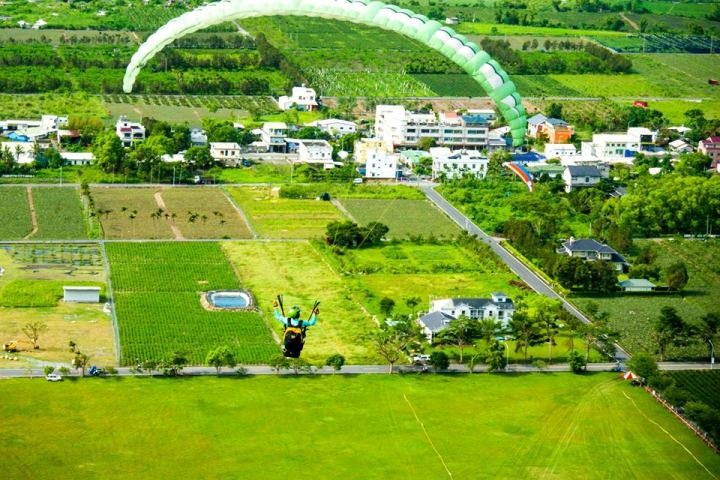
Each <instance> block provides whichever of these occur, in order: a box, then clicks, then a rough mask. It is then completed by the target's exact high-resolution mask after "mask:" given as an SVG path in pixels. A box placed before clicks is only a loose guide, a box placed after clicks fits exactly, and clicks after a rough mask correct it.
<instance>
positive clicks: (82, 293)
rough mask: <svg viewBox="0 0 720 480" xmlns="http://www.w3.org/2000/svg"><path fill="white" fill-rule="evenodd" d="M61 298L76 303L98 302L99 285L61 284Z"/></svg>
mask: <svg viewBox="0 0 720 480" xmlns="http://www.w3.org/2000/svg"><path fill="white" fill-rule="evenodd" d="M63 300H64V301H66V302H77V303H98V302H99V301H100V287H69V286H63Z"/></svg>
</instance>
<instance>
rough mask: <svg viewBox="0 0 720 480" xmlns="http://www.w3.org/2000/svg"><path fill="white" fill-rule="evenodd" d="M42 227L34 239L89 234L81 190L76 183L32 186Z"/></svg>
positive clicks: (84, 235) (36, 213) (63, 238)
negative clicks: (56, 185)
mask: <svg viewBox="0 0 720 480" xmlns="http://www.w3.org/2000/svg"><path fill="white" fill-rule="evenodd" d="M32 198H33V205H34V207H35V216H36V218H37V223H38V231H37V232H36V233H35V234H34V235H32V237H31V238H32V239H33V240H40V239H43V240H75V239H84V238H87V234H86V232H85V219H84V216H83V210H82V204H81V203H80V193H79V192H78V190H77V188H75V187H37V188H33V189H32Z"/></svg>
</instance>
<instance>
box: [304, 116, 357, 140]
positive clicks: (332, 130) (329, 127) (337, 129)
mask: <svg viewBox="0 0 720 480" xmlns="http://www.w3.org/2000/svg"><path fill="white" fill-rule="evenodd" d="M306 126H308V127H317V128H319V129H320V130H322V131H323V132H327V133H329V134H330V135H332V136H333V137H341V136H343V135H349V134H351V133H355V132H357V124H356V123H355V122H351V121H349V120H341V119H339V118H325V119H323V120H315V121H314V122H310V123H307V124H306Z"/></svg>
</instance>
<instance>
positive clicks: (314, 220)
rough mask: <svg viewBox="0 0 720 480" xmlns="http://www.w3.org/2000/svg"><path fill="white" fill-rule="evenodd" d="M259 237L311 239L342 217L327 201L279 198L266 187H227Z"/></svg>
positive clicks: (276, 193)
mask: <svg viewBox="0 0 720 480" xmlns="http://www.w3.org/2000/svg"><path fill="white" fill-rule="evenodd" d="M228 192H229V193H230V195H232V197H233V198H234V199H235V201H236V202H237V204H238V205H239V206H240V208H242V209H243V211H244V212H245V213H246V215H247V216H248V219H249V221H250V223H251V224H252V226H253V228H254V229H255V231H256V232H257V234H258V235H259V236H260V237H264V238H315V237H319V236H321V235H322V234H323V233H324V232H325V227H326V225H327V224H328V223H330V222H333V221H335V220H340V219H341V218H343V215H342V213H340V211H339V210H338V209H337V208H335V206H334V205H333V204H332V203H330V202H323V201H320V200H296V199H287V198H279V197H278V196H277V195H278V192H277V191H275V192H273V191H272V189H271V188H270V187H240V188H228Z"/></svg>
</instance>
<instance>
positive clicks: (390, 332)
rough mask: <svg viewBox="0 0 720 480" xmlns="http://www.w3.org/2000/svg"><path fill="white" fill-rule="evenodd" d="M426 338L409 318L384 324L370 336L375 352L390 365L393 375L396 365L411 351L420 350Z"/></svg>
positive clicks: (390, 371)
mask: <svg viewBox="0 0 720 480" xmlns="http://www.w3.org/2000/svg"><path fill="white" fill-rule="evenodd" d="M424 338H425V337H424V336H423V334H422V332H421V331H420V326H419V325H418V324H417V322H414V321H412V320H410V319H409V318H401V319H399V320H396V321H392V322H382V323H381V324H380V328H379V329H378V330H376V331H375V332H373V333H372V334H371V335H370V341H371V343H372V344H373V346H374V347H375V350H377V352H378V353H379V354H380V356H382V357H383V358H384V359H385V361H387V362H388V363H389V364H390V370H389V373H391V374H392V373H393V367H394V366H395V363H397V361H398V360H400V358H401V357H402V356H403V355H407V354H408V352H409V351H417V350H419V349H420V347H421V345H422V342H423V341H424Z"/></svg>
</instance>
